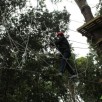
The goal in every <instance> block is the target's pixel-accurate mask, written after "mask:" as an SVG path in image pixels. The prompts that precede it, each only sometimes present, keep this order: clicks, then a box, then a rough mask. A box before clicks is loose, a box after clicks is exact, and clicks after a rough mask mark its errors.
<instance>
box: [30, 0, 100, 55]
mask: <svg viewBox="0 0 102 102" xmlns="http://www.w3.org/2000/svg"><path fill="white" fill-rule="evenodd" d="M98 2H99V0H87V3H88V4H89V6H90V7H91V11H92V13H93V15H95V13H96V5H97V4H98ZM46 4H47V8H48V9H49V11H53V10H63V8H64V7H66V9H67V11H68V12H69V13H70V14H71V16H70V23H69V31H68V35H69V38H68V41H69V43H70V44H72V47H74V53H75V54H76V55H77V57H82V56H86V55H87V54H88V53H89V48H88V47H89V45H88V43H87V38H86V37H85V36H82V35H81V34H80V33H78V32H77V28H79V27H80V26H82V25H83V24H84V17H83V15H82V14H81V12H80V9H79V7H78V6H77V4H76V3H75V1H74V0H62V2H59V3H56V5H55V4H52V3H51V0H46ZM31 5H35V6H36V0H31Z"/></svg>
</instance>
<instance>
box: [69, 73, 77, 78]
mask: <svg viewBox="0 0 102 102" xmlns="http://www.w3.org/2000/svg"><path fill="white" fill-rule="evenodd" d="M73 78H78V76H77V75H76V74H75V75H72V76H71V77H70V79H73Z"/></svg>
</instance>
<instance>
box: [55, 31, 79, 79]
mask: <svg viewBox="0 0 102 102" xmlns="http://www.w3.org/2000/svg"><path fill="white" fill-rule="evenodd" d="M56 34H57V38H56V39H55V41H54V44H55V46H56V48H57V50H58V51H59V52H60V54H61V65H60V73H59V74H58V75H60V76H62V75H63V73H64V71H65V69H66V68H67V70H68V72H69V73H70V74H71V77H70V78H74V77H76V76H77V75H76V73H75V71H74V70H73V68H72V66H71V65H70V63H69V61H68V59H69V58H70V57H71V50H70V45H69V42H68V41H67V39H66V38H65V37H64V33H63V32H57V33H56Z"/></svg>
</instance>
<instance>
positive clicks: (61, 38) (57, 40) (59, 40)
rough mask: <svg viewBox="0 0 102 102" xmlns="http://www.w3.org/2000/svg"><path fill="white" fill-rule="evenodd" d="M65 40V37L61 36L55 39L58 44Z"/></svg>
mask: <svg viewBox="0 0 102 102" xmlns="http://www.w3.org/2000/svg"><path fill="white" fill-rule="evenodd" d="M63 40H64V37H60V38H59V39H56V40H55V44H56V45H58V44H60V42H62V41H63Z"/></svg>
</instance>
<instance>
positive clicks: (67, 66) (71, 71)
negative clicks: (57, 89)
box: [66, 60, 76, 75]
mask: <svg viewBox="0 0 102 102" xmlns="http://www.w3.org/2000/svg"><path fill="white" fill-rule="evenodd" d="M66 69H67V70H68V72H69V73H70V74H71V75H76V72H75V71H74V69H73V67H72V66H71V64H70V62H69V61H68V60H67V64H66Z"/></svg>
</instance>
